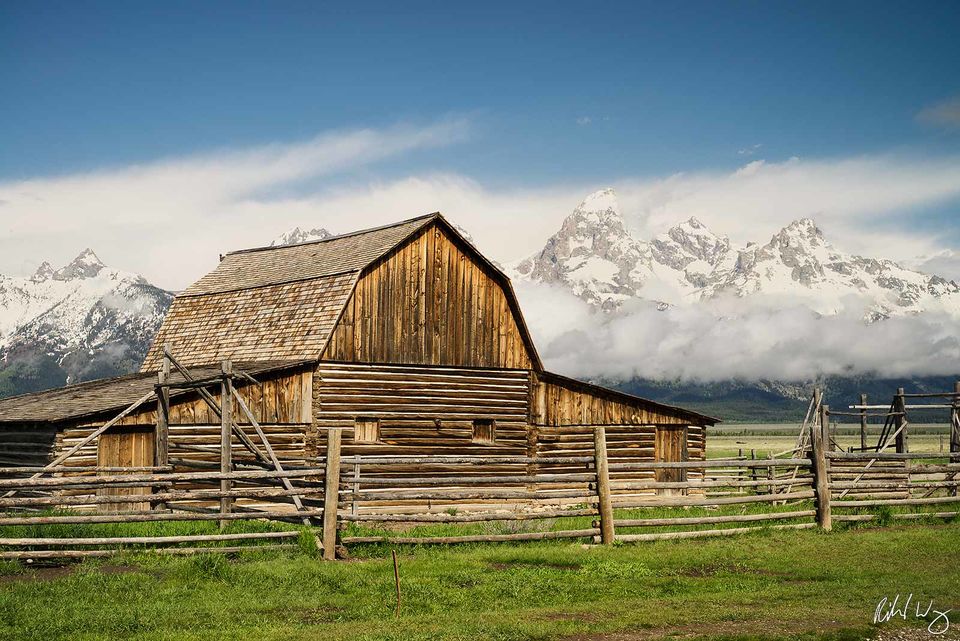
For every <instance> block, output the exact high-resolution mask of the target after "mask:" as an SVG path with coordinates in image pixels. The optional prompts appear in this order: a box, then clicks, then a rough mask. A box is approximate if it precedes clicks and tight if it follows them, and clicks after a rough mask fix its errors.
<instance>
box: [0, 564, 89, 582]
mask: <svg viewBox="0 0 960 641" xmlns="http://www.w3.org/2000/svg"><path fill="white" fill-rule="evenodd" d="M75 568H76V566H74V565H52V566H40V567H30V568H27V569H25V570H24V571H23V572H20V573H18V574H4V575H2V576H0V584H3V583H19V582H21V581H56V580H57V579H62V578H64V577H67V576H70V575H71V574H73V572H74V570H75Z"/></svg>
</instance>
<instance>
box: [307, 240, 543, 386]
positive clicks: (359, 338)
mask: <svg viewBox="0 0 960 641" xmlns="http://www.w3.org/2000/svg"><path fill="white" fill-rule="evenodd" d="M468 252H469V250H468V249H467V248H465V247H463V246H462V245H461V244H460V241H458V240H456V239H454V238H453V237H452V236H451V235H450V234H449V233H448V232H447V231H446V230H445V229H444V228H443V227H442V226H441V225H438V224H436V223H434V224H432V225H430V226H429V227H427V228H426V229H424V230H422V231H421V232H420V233H418V234H417V235H415V236H413V237H412V238H411V239H409V240H408V241H407V242H405V243H404V244H403V245H401V246H400V247H399V248H397V249H396V250H395V251H394V252H392V253H391V254H389V255H387V256H386V257H384V258H383V259H381V260H380V261H379V262H377V263H376V264H374V265H373V266H371V267H370V268H369V269H368V270H367V272H365V273H364V275H363V276H361V278H360V280H359V281H358V282H357V286H356V289H355V290H354V293H353V295H352V296H351V298H350V299H349V300H348V301H347V304H346V307H345V309H344V312H343V316H342V317H341V319H340V321H339V322H338V323H337V326H336V329H335V330H334V331H333V333H332V334H331V336H330V342H329V344H328V346H327V349H326V351H325V353H324V356H323V358H324V359H326V360H333V361H355V362H364V363H398V364H399V363H406V364H421V365H453V366H458V367H495V368H509V369H529V368H530V367H531V360H532V359H531V355H530V353H529V352H528V349H530V350H531V351H532V346H530V345H528V344H527V343H526V341H525V339H524V334H523V332H522V331H521V326H520V323H521V322H522V320H518V319H520V318H521V317H520V311H519V309H518V308H517V307H516V302H515V300H513V298H512V295H508V292H507V291H506V289H505V283H504V281H503V280H502V279H500V278H499V277H497V276H496V274H495V273H494V272H493V270H492V269H490V268H488V267H487V266H485V265H483V264H482V263H481V262H480V261H478V260H477V259H475V258H474V257H473V255H472V252H469V253H468Z"/></svg>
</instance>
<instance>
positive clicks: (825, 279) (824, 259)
mask: <svg viewBox="0 0 960 641" xmlns="http://www.w3.org/2000/svg"><path fill="white" fill-rule="evenodd" d="M510 271H511V273H512V275H514V276H515V277H517V278H520V279H527V280H532V281H539V282H544V283H550V284H555V285H562V286H564V287H566V288H569V289H570V290H571V291H572V292H573V293H574V294H575V295H577V296H579V297H580V298H582V299H583V300H586V301H587V302H589V303H590V304H591V305H593V306H595V307H597V308H600V309H603V310H606V311H611V310H615V309H618V308H619V307H620V306H622V305H623V304H624V303H625V302H627V301H629V300H632V299H648V300H655V301H658V302H661V303H667V304H674V305H676V304H694V303H696V302H699V301H708V300H711V299H714V298H718V297H722V296H727V295H734V296H738V297H748V296H749V297H754V296H758V295H766V296H772V297H789V298H790V299H791V300H792V301H794V302H800V303H802V304H804V305H805V306H807V307H809V308H810V309H813V310H814V311H816V312H818V313H821V314H836V313H838V312H839V311H841V310H842V309H844V307H845V306H846V305H847V304H850V303H851V301H855V304H857V305H859V306H861V308H862V310H863V312H864V315H865V317H866V318H867V319H868V320H876V319H879V318H885V317H888V316H894V315H900V314H910V313H919V312H922V311H926V310H931V309H938V310H944V311H947V312H949V313H952V314H955V315H958V316H960V287H958V285H957V284H956V283H955V282H953V281H949V280H947V279H944V278H941V277H939V276H930V275H927V274H924V273H922V272H919V271H915V270H911V269H906V268H904V267H902V266H900V265H898V264H897V263H895V262H893V261H890V260H876V259H872V258H864V257H861V256H855V255H851V254H845V253H843V252H840V251H839V250H837V249H836V248H834V247H833V246H832V245H831V244H830V243H829V242H827V240H826V239H825V238H824V236H823V233H822V232H821V231H820V229H819V228H817V226H816V224H815V223H814V222H813V221H812V220H810V219H808V218H805V219H801V220H797V221H794V222H793V223H791V224H790V225H788V226H787V227H784V228H783V229H782V230H780V232H778V233H777V234H776V235H774V236H773V238H771V239H770V241H769V242H767V243H766V244H764V245H759V244H756V243H750V244H748V245H747V246H746V247H743V248H740V249H735V248H733V247H732V246H731V244H730V240H729V239H728V238H727V237H725V236H720V235H718V234H716V233H714V232H712V231H710V230H709V229H707V227H706V226H705V225H704V224H703V223H701V222H700V221H698V220H697V219H695V218H691V219H689V220H687V221H685V222H682V223H680V224H678V225H677V226H675V227H673V228H672V229H670V230H669V231H667V232H666V233H664V234H661V235H660V236H657V237H656V238H654V239H653V240H651V241H649V242H646V241H642V240H639V239H636V238H634V237H632V236H631V235H630V233H629V231H628V230H627V227H626V224H625V222H624V220H623V217H622V214H621V212H620V208H619V205H618V203H617V198H616V193H615V192H614V190H612V189H604V190H601V191H598V192H595V193H593V194H591V195H589V196H587V198H586V199H585V200H584V201H583V202H582V203H581V204H580V205H578V206H577V208H576V209H574V211H573V213H572V214H570V215H569V216H568V217H567V218H566V219H565V220H564V221H563V224H562V225H561V227H560V230H559V231H558V232H557V233H556V234H554V235H553V236H551V237H550V238H549V239H548V240H547V242H546V245H545V246H544V248H543V250H542V251H540V252H538V253H537V254H535V255H533V256H531V257H529V258H527V259H525V260H522V261H520V262H518V263H515V264H513V265H511V266H510Z"/></svg>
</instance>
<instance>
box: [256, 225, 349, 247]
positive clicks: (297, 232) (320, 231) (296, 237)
mask: <svg viewBox="0 0 960 641" xmlns="http://www.w3.org/2000/svg"><path fill="white" fill-rule="evenodd" d="M334 235H335V234H334V233H333V232H331V231H329V230H327V229H326V228H324V227H315V228H313V229H300V228H299V227H294V228H293V229H291V230H290V231H288V232H285V233H283V234H280V235H279V236H277V237H276V238H275V239H274V240H273V242H271V243H270V246H271V247H282V246H284V245H296V244H298V243H308V242H311V241H314V240H324V239H326V238H331V237H332V236H334Z"/></svg>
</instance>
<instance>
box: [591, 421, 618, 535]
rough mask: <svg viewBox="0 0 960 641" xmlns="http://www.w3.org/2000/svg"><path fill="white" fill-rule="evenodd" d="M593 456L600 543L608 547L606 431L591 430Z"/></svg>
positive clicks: (610, 530)
mask: <svg viewBox="0 0 960 641" xmlns="http://www.w3.org/2000/svg"><path fill="white" fill-rule="evenodd" d="M593 456H594V462H595V464H596V468H597V497H598V498H599V499H600V505H599V507H600V541H601V542H602V543H603V544H604V545H610V544H612V543H613V540H614V529H613V503H611V500H610V468H609V467H608V465H607V431H606V429H605V428H604V427H603V426H599V427H595V428H594V429H593Z"/></svg>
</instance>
